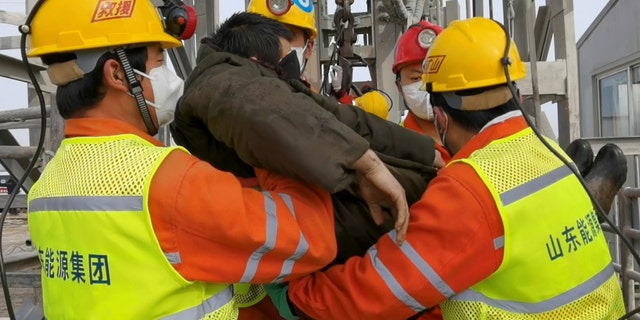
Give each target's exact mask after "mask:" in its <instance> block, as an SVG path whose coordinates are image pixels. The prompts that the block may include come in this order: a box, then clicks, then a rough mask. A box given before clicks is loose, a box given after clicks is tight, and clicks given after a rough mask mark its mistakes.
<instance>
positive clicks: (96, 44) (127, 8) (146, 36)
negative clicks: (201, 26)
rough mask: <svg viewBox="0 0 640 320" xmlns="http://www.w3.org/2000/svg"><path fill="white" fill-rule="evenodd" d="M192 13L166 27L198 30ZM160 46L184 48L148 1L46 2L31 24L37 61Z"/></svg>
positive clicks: (32, 51) (32, 46)
mask: <svg viewBox="0 0 640 320" xmlns="http://www.w3.org/2000/svg"><path fill="white" fill-rule="evenodd" d="M189 8H190V7H189ZM190 10H192V9H190ZM187 11H189V10H187ZM192 13H194V12H193V11H191V12H189V17H188V18H187V19H179V18H180V17H177V19H178V20H176V21H173V20H172V21H168V20H165V23H169V24H171V23H178V24H181V25H182V24H184V27H186V28H187V29H189V30H188V31H191V29H195V21H194V20H195V17H191V14H192ZM183 18H184V17H183ZM189 20H190V21H189ZM189 36H190V35H189ZM158 42H159V43H161V44H162V46H163V47H164V48H173V47H178V46H181V45H182V42H180V40H178V38H176V37H174V36H172V35H170V34H169V33H167V32H166V31H165V27H164V25H163V20H162V18H161V17H160V15H159V14H158V10H157V9H156V7H155V6H154V5H153V4H152V3H151V2H150V1H149V0H135V1H131V0H108V1H107V0H79V1H68V0H47V1H44V2H43V4H42V6H41V7H40V8H39V9H38V11H37V13H36V14H35V16H34V18H33V21H32V23H31V47H30V51H29V52H28V53H27V55H28V56H29V57H38V56H42V55H45V54H49V53H62V52H75V51H80V50H89V49H97V48H108V47H118V46H125V45H129V44H138V43H158Z"/></svg>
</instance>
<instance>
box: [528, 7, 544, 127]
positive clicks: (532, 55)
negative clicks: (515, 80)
mask: <svg viewBox="0 0 640 320" xmlns="http://www.w3.org/2000/svg"><path fill="white" fill-rule="evenodd" d="M535 10H536V2H535V0H531V1H529V5H528V6H527V11H526V21H527V25H526V30H527V43H528V44H529V45H528V47H529V50H528V51H529V62H530V69H531V90H532V98H533V110H534V113H533V115H534V117H535V124H536V127H538V128H539V127H540V119H541V118H542V115H541V113H542V110H541V107H540V91H539V88H538V67H537V65H538V57H537V50H536V39H535V34H534V30H533V29H534V24H535V22H534V21H535V14H536V12H535Z"/></svg>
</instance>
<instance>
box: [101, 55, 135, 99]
mask: <svg viewBox="0 0 640 320" xmlns="http://www.w3.org/2000/svg"><path fill="white" fill-rule="evenodd" d="M102 74H103V78H104V83H105V85H106V86H107V87H110V88H113V89H115V90H118V91H124V92H129V84H128V82H127V78H126V77H125V74H124V69H122V67H121V66H120V63H119V62H118V61H116V60H115V59H108V60H107V61H106V62H105V63H104V66H102Z"/></svg>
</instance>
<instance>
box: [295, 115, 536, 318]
mask: <svg viewBox="0 0 640 320" xmlns="http://www.w3.org/2000/svg"><path fill="white" fill-rule="evenodd" d="M525 127H526V123H525V121H524V118H523V117H522V116H518V117H515V118H511V119H508V120H506V121H504V122H502V123H499V124H495V125H492V126H490V127H488V128H486V129H485V130H483V131H482V132H480V133H479V134H478V135H476V136H475V137H474V138H473V139H472V140H471V141H469V142H468V143H467V144H466V145H465V146H464V147H463V148H462V149H461V150H460V151H459V152H458V153H457V154H456V156H455V157H454V160H455V159H456V158H467V157H468V156H469V155H470V154H471V153H472V152H473V151H475V150H477V149H480V148H482V147H484V146H486V145H487V144H489V143H490V142H491V141H493V140H495V139H499V138H503V137H506V136H509V135H511V134H513V133H515V132H518V131H520V130H522V129H524V128H525ZM410 210H411V218H410V223H409V231H408V233H407V237H406V241H405V243H404V244H403V245H402V247H398V246H397V245H396V243H395V242H394V239H395V234H394V231H392V232H390V233H389V234H388V235H387V236H384V237H382V238H381V239H380V240H379V241H378V242H377V243H376V245H375V246H373V247H372V248H371V249H370V250H369V251H368V253H367V254H366V255H365V256H364V257H353V258H351V259H350V260H348V261H347V262H346V263H345V264H344V265H337V266H334V267H331V268H329V269H328V270H325V271H323V272H316V273H314V274H312V275H309V276H306V277H302V278H298V279H295V280H293V281H291V282H290V283H289V298H290V300H291V302H293V304H295V305H296V307H297V308H298V309H300V310H301V311H302V312H304V313H306V315H308V316H309V317H311V318H314V319H406V318H408V317H410V316H412V315H413V314H414V313H415V312H416V311H418V310H419V309H420V308H430V307H434V306H437V305H438V304H439V303H441V302H442V301H444V300H445V296H444V295H443V292H444V293H445V294H453V293H456V292H461V291H463V290H465V289H467V288H469V287H470V286H472V285H474V284H476V283H478V282H479V281H481V280H483V279H485V278H486V277H488V276H489V275H491V274H492V273H493V272H495V271H496V270H497V268H498V267H499V266H500V264H501V262H502V257H503V250H502V249H499V250H495V249H494V243H493V239H495V238H497V237H500V236H503V235H504V231H503V226H502V221H501V218H500V214H499V212H498V209H497V207H496V204H495V202H494V200H493V198H492V196H491V194H490V192H489V190H488V189H487V187H486V186H485V185H484V184H483V182H482V180H481V179H480V177H479V176H478V175H477V174H476V172H475V171H474V170H473V169H472V168H471V167H470V166H468V165H465V164H459V163H456V164H453V165H450V166H448V167H446V168H443V169H441V170H440V171H439V172H438V175H437V177H436V178H434V179H433V180H432V181H431V183H430V184H429V188H427V191H426V192H425V193H424V195H423V197H422V199H421V200H420V201H418V202H417V203H415V204H414V205H413V206H412V207H411V209H410ZM408 256H411V257H413V258H414V259H418V260H420V259H421V260H422V263H418V266H417V267H416V266H414V265H413V263H412V262H411V261H410V260H409V259H408V258H407V257H408ZM383 277H384V278H386V279H387V280H388V283H394V284H395V285H391V286H388V285H387V284H386V283H385V281H384V280H383ZM389 279H391V280H389ZM390 288H393V289H394V291H395V292H392V290H391V289H390ZM401 299H402V300H401ZM406 303H412V304H413V305H415V306H416V309H417V310H414V309H412V308H409V307H407V306H406Z"/></svg>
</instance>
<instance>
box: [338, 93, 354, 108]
mask: <svg viewBox="0 0 640 320" xmlns="http://www.w3.org/2000/svg"><path fill="white" fill-rule="evenodd" d="M338 102H340V103H342V104H346V105H353V97H352V96H350V95H349V94H346V93H345V94H344V95H343V96H342V97H340V98H338Z"/></svg>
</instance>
